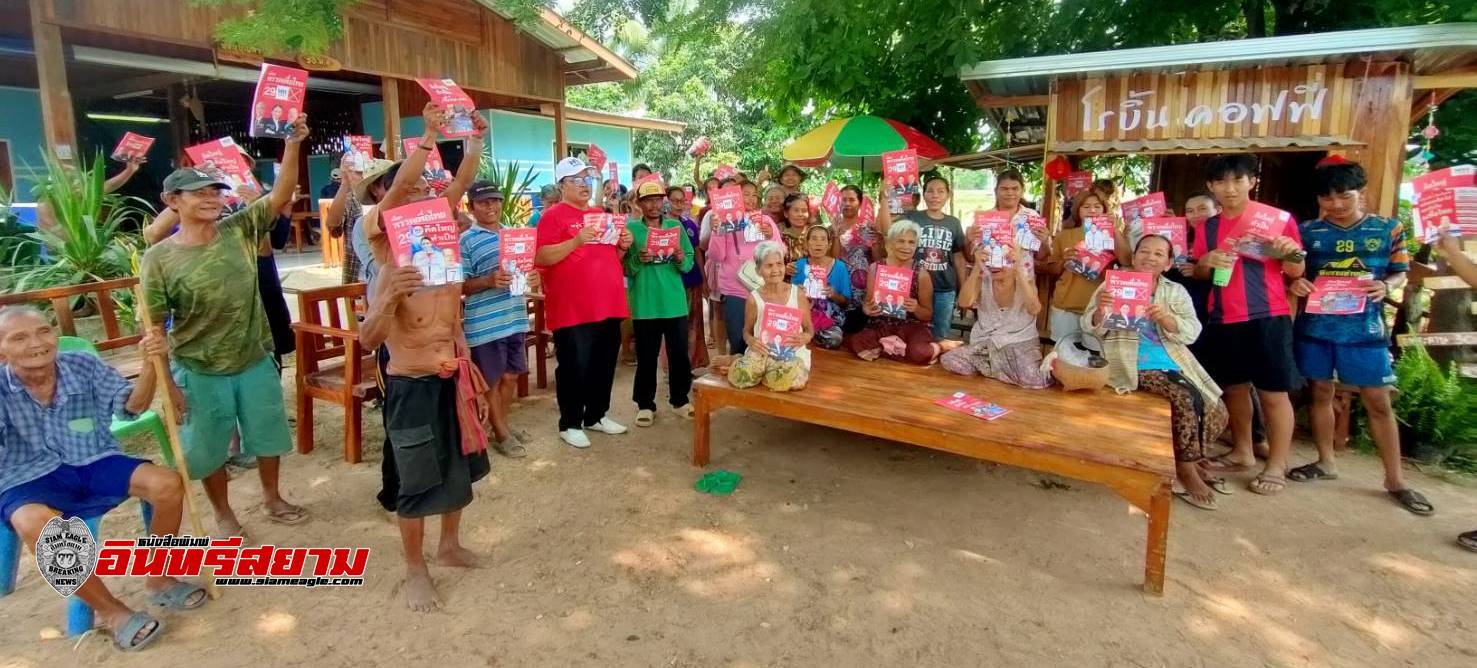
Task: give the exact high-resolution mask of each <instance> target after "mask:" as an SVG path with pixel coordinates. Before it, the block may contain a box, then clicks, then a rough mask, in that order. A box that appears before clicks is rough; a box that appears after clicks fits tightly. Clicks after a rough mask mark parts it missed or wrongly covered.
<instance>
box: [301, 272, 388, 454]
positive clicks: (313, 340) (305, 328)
mask: <svg viewBox="0 0 1477 668" xmlns="http://www.w3.org/2000/svg"><path fill="white" fill-rule="evenodd" d="M363 298H364V284H363V283H350V284H349V285H340V286H334V287H330V288H321V289H318V290H305V291H303V292H299V293H298V295H297V304H298V322H295V323H293V325H292V330H293V332H294V333H295V334H296V339H297V451H298V452H300V453H304V454H306V453H309V452H312V451H313V402H314V401H327V402H331V403H334V404H337V405H338V406H340V407H342V408H343V409H344V461H346V462H348V463H350V464H357V463H359V461H360V459H361V458H362V455H363V452H364V448H363V446H364V444H363V431H362V425H361V422H362V421H363V411H364V402H366V401H373V400H374V399H377V398H379V397H380V388H379V383H378V381H377V375H376V374H377V373H378V371H379V369H378V365H377V363H376V360H375V351H373V350H364V349H363V347H362V346H360V345H359V332H358V327H359V325H358V320H357V319H356V318H355V312H356V310H357V309H356V302H359V301H360V300H362V299H363Z"/></svg>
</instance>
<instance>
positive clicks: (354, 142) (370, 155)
mask: <svg viewBox="0 0 1477 668" xmlns="http://www.w3.org/2000/svg"><path fill="white" fill-rule="evenodd" d="M405 141H406V142H407V143H406V146H407V148H406V149H405V151H406V152H407V153H409V152H410V150H411V149H410V148H408V147H409V145H410V144H409V142H410V141H411V140H409V139H407V140H405ZM415 141H416V142H417V143H419V142H420V140H419V139H417V140H415ZM344 150H345V151H346V152H348V154H349V165H350V166H351V167H353V169H354V171H356V172H362V171H364V170H366V169H369V165H370V163H372V162H374V138H372V137H370V136H369V135H344Z"/></svg>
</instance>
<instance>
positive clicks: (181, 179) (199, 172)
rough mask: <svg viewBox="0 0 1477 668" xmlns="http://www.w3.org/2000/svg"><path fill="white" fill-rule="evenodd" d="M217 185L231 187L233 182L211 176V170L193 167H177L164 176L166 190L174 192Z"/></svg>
mask: <svg viewBox="0 0 1477 668" xmlns="http://www.w3.org/2000/svg"><path fill="white" fill-rule="evenodd" d="M211 186H216V187H219V188H230V187H231V184H229V183H226V182H225V181H223V180H221V179H218V178H216V177H214V176H211V174H210V172H207V171H205V170H203V169H195V168H193V167H185V168H183V169H176V170H174V171H173V172H170V173H169V176H166V177H164V192H167V193H172V192H179V191H185V192H188V191H191V190H199V189H201V188H209V187H211Z"/></svg>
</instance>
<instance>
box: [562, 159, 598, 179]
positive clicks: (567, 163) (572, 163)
mask: <svg viewBox="0 0 1477 668" xmlns="http://www.w3.org/2000/svg"><path fill="white" fill-rule="evenodd" d="M589 168H590V166H589V165H586V164H585V161H583V160H580V159H579V158H572V157H571V158H565V159H563V160H560V161H559V164H556V165H554V180H555V181H563V180H564V179H566V178H569V177H571V176H579V175H581V174H584V173H585V170H587V169H589Z"/></svg>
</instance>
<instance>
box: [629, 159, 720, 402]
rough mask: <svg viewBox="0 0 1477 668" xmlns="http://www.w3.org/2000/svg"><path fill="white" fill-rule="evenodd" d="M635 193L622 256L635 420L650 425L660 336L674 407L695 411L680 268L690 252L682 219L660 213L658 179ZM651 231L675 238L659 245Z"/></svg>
mask: <svg viewBox="0 0 1477 668" xmlns="http://www.w3.org/2000/svg"><path fill="white" fill-rule="evenodd" d="M636 198H637V200H636V202H637V204H639V205H640V206H641V218H639V219H632V220H631V221H629V222H627V223H626V229H627V230H629V231H630V233H631V240H632V243H631V247H630V248H629V249H628V250H627V251H626V256H625V259H624V263H625V268H626V277H627V278H629V279H630V287H629V289H628V294H629V296H630V300H631V325H632V329H633V330H634V333H635V337H636V382H635V384H634V385H633V386H632V390H631V399H632V400H633V401H635V402H636V426H638V427H650V426H651V425H652V423H653V422H655V421H656V367H657V360H658V358H659V357H660V356H661V352H662V344H663V343H664V342H665V344H666V346H667V381H668V391H669V393H670V394H671V400H672V410H673V411H675V412H676V413H677V414H678V415H681V416H682V417H686V418H690V417H692V413H693V410H692V405H691V404H689V403H688V401H687V395H688V393H689V392H690V391H691V390H692V367H691V365H690V363H689V362H688V357H687V288H685V287H683V285H682V273H683V272H686V271H688V270H690V269H692V262H693V253H692V242H690V241H688V239H687V232H686V230H684V229H683V228H682V223H680V222H678V221H677V220H675V219H672V218H664V217H662V207H663V205H665V204H666V200H667V195H666V192H665V190H664V189H663V188H662V186H661V184H660V183H657V182H655V181H648V182H646V183H643V184H641V187H640V188H637V189H636ZM657 230H661V232H656V231H657ZM653 232H656V234H657V236H665V237H667V238H669V239H670V238H675V243H673V242H669V243H671V245H670V247H669V248H668V249H667V250H663V248H660V247H657V246H658V244H657V243H655V240H654V239H653ZM699 317H701V314H699Z"/></svg>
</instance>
